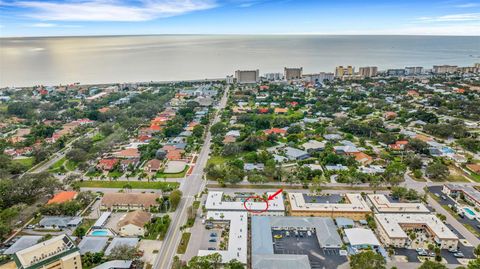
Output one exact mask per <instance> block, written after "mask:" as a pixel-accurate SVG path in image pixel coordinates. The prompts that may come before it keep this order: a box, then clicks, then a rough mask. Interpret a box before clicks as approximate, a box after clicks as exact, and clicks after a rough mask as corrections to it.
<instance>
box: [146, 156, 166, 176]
mask: <svg viewBox="0 0 480 269" xmlns="http://www.w3.org/2000/svg"><path fill="white" fill-rule="evenodd" d="M161 166H162V161H160V160H157V159H152V160H149V161H148V162H147V163H146V164H145V166H144V170H145V172H150V173H153V172H157V171H159V170H160V168H161Z"/></svg>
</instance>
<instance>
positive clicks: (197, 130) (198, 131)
mask: <svg viewBox="0 0 480 269" xmlns="http://www.w3.org/2000/svg"><path fill="white" fill-rule="evenodd" d="M204 132H205V127H204V126H203V125H196V126H195V127H193V130H192V134H193V136H195V137H197V138H200V137H202V136H203V133H204Z"/></svg>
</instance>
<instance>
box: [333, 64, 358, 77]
mask: <svg viewBox="0 0 480 269" xmlns="http://www.w3.org/2000/svg"><path fill="white" fill-rule="evenodd" d="M354 72H355V71H354V68H353V67H352V66H351V65H349V66H347V67H343V66H337V67H336V68H335V77H337V78H341V77H343V76H352V75H353V73H354Z"/></svg>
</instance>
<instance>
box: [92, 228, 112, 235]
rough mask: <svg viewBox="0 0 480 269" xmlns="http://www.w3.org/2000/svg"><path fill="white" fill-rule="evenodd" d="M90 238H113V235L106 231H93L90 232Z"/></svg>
mask: <svg viewBox="0 0 480 269" xmlns="http://www.w3.org/2000/svg"><path fill="white" fill-rule="evenodd" d="M89 235H91V236H114V234H113V233H112V232H111V231H110V230H108V229H95V230H92V231H90V233H89Z"/></svg>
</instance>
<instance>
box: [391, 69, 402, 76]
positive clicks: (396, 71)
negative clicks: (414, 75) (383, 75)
mask: <svg viewBox="0 0 480 269" xmlns="http://www.w3.org/2000/svg"><path fill="white" fill-rule="evenodd" d="M387 75H388V76H392V77H401V76H405V69H388V70H387Z"/></svg>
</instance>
